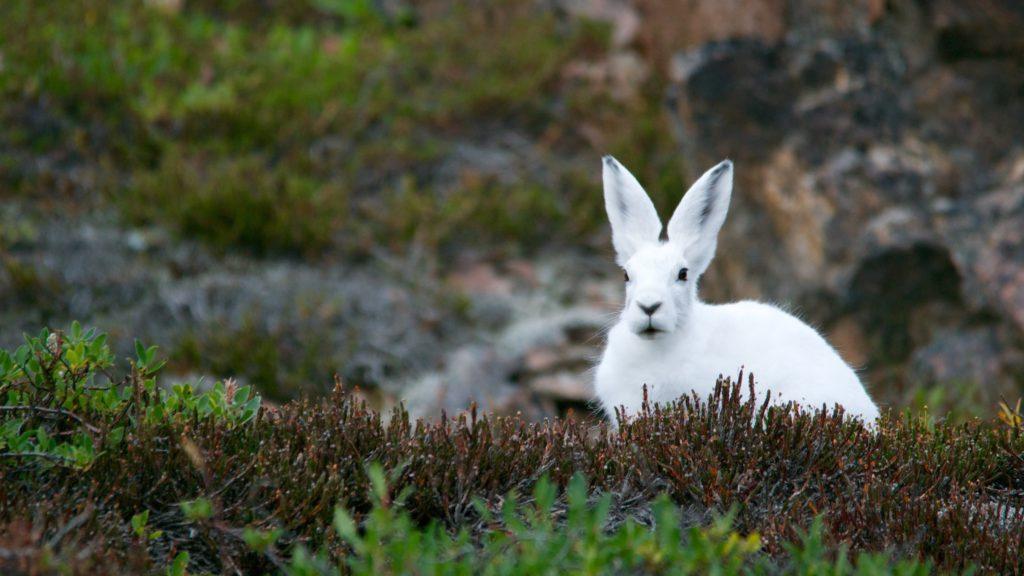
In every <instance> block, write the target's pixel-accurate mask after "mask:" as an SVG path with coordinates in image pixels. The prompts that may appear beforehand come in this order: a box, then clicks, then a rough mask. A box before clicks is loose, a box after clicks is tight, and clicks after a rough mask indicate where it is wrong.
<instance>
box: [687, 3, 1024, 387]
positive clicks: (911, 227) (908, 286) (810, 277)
mask: <svg viewBox="0 0 1024 576" xmlns="http://www.w3.org/2000/svg"><path fill="white" fill-rule="evenodd" d="M890 4H892V6H891V7H890V8H889V9H883V7H882V5H881V4H879V3H877V2H863V3H850V4H847V5H842V6H841V4H840V3H836V2H829V1H827V0H824V1H822V2H798V3H796V4H794V5H793V6H794V7H793V11H792V12H790V13H789V16H787V18H792V20H787V22H786V23H785V27H786V28H787V29H788V33H787V35H786V39H785V40H784V41H782V40H780V37H776V36H773V35H762V36H758V35H756V34H751V35H746V34H743V33H741V32H737V33H735V34H734V35H733V36H731V38H732V39H730V40H727V41H722V42H716V43H711V44H705V45H701V46H699V47H696V48H692V49H685V50H681V51H678V52H676V54H675V55H674V56H673V57H672V59H671V68H670V76H671V77H672V78H673V79H674V85H673V86H672V88H671V90H670V94H671V95H672V96H674V101H672V108H671V110H672V113H673V116H674V117H675V121H676V123H677V125H678V126H679V129H678V130H677V131H676V133H677V134H678V135H680V137H681V138H682V139H683V140H682V141H681V144H682V147H683V149H684V150H686V151H687V154H688V158H687V163H688V165H689V171H690V172H691V173H693V174H699V173H700V171H702V170H703V169H705V168H707V167H708V166H711V165H713V164H714V163H715V162H717V161H719V160H720V159H722V158H726V157H731V158H733V159H734V160H735V161H736V185H735V186H736V189H735V192H734V195H733V205H732V207H731V210H730V216H729V220H728V221H727V223H726V225H725V227H724V228H723V231H722V234H721V237H720V241H719V248H718V256H717V258H716V261H715V263H714V264H713V265H712V267H711V269H710V270H709V272H708V274H707V275H706V277H705V282H704V294H705V296H707V297H708V298H709V299H711V300H724V299H731V298H738V297H757V298H763V299H767V300H770V301H777V302H783V303H791V304H794V305H795V306H796V307H797V308H798V309H799V310H801V311H802V312H803V313H804V315H805V316H806V317H808V319H809V320H811V321H812V323H815V324H817V325H819V326H822V327H823V328H824V329H825V330H826V331H827V332H830V333H832V334H836V335H838V336H837V337H838V338H839V339H840V340H842V341H843V343H844V346H845V347H848V348H849V349H851V350H855V352H854V353H853V355H852V358H855V359H857V360H860V361H862V362H863V364H864V365H865V367H866V368H867V372H866V374H867V379H868V380H869V381H871V380H872V379H877V380H878V381H883V380H884V381H885V382H887V383H894V384H895V386H893V388H894V389H896V388H901V387H902V386H904V385H910V384H911V383H912V382H915V381H920V380H921V379H922V378H924V376H923V375H924V374H931V375H933V376H934V377H935V378H945V377H946V376H943V374H946V373H947V372H948V373H950V374H953V373H956V374H962V375H964V376H965V377H969V378H979V379H991V380H994V381H996V382H998V383H999V384H992V385H991V386H996V387H998V386H999V385H1003V384H1005V383H1006V382H1016V381H1019V380H1024V378H1022V377H1021V376H1020V374H1018V375H1016V376H1015V375H1014V374H1013V373H1012V372H1011V371H1009V370H1008V369H1007V368H1005V363H1004V364H999V363H998V362H994V363H993V362H987V361H982V360H978V362H982V363H983V365H982V364H978V365H974V364H970V365H963V364H962V363H959V362H960V360H958V359H957V356H958V355H960V354H961V353H963V351H965V350H974V351H976V353H978V354H981V352H980V350H981V349H983V348H984V349H986V350H989V355H990V356H992V357H998V358H1004V357H1006V356H1007V355H1010V356H1012V355H1014V354H1016V353H1017V352H1018V351H1019V350H1020V349H1021V347H1022V342H1024V337H1022V336H1024V248H1022V247H1024V183H1022V179H1024V157H1022V152H1021V149H1020V136H1019V135H1020V134H1022V133H1024V101H1022V100H1021V99H1020V98H1016V97H1011V96H1008V95H1009V94H1015V93H1016V91H1017V90H1018V88H1019V86H1021V85H1024V66H1022V65H1021V64H1020V62H1024V59H1016V58H1017V56H1016V55H1017V54H1018V53H1019V54H1024V51H1021V52H1018V51H1017V49H1016V48H1015V47H1014V46H1015V44H1014V42H1013V41H1011V40H1005V41H1004V40H999V42H1000V43H999V44H998V45H999V46H1001V47H1000V48H995V47H993V46H992V45H990V44H989V43H987V41H985V40H982V39H981V38H980V36H979V37H974V36H970V42H968V44H969V46H967V47H965V48H964V50H965V51H966V52H969V53H971V54H974V55H975V57H982V58H986V60H984V61H983V62H980V61H975V62H973V63H972V65H970V66H967V65H960V62H959V60H960V58H962V57H963V54H961V55H960V56H957V57H956V58H951V57H950V55H949V54H948V53H947V52H945V50H946V48H943V46H942V42H941V39H942V38H943V35H944V34H946V35H948V34H949V31H950V30H953V29H956V30H962V29H964V26H965V25H964V24H962V22H971V24H970V25H969V27H970V28H971V29H972V30H973V29H977V30H985V29H986V28H985V27H986V26H989V27H992V28H999V29H1000V30H1003V29H1005V28H1006V27H1010V28H1012V29H1013V30H1014V31H1015V34H1016V37H1017V38H1021V37H1024V17H1022V12H1021V9H1020V8H1019V4H1014V3H1012V2H1007V1H1002V0H989V1H987V2H986V5H987V6H988V7H989V8H988V9H987V10H983V11H975V10H965V9H958V8H956V6H958V5H957V4H955V3H945V2H939V3H934V4H931V5H927V6H924V7H921V6H918V5H911V4H909V3H906V2H897V3H895V4H893V3H890ZM817 6H827V7H828V9H827V10H825V11H824V12H822V13H821V14H819V15H817V16H815V18H817V19H818V20H817V23H814V22H799V23H798V22H797V21H796V20H797V17H798V16H799V15H800V14H809V11H813V10H814V9H815V7H817ZM724 9H725V8H724V7H723V10H724ZM975 13H977V14H975ZM843 20H850V22H848V23H847V24H843V23H842V21H843ZM996 20H998V22H996ZM830 22H831V23H830ZM837 22H838V24H837ZM979 23H981V24H979ZM883 29H884V30H885V32H883V31H882V30H883ZM829 30H830V32H828V34H825V33H823V32H822V31H829ZM837 31H839V32H840V33H837ZM929 34H934V35H936V36H937V37H939V38H940V42H939V43H938V44H930V43H928V42H922V41H921V40H920V39H921V38H928V37H932V38H934V37H936V36H929ZM1009 37H1010V36H1003V38H1009ZM972 43H973V44H972ZM1000 95H1007V96H1006V97H1003V96H1000ZM851 323H852V324H851ZM979 330H980V332H977V331H979ZM958 332H963V333H965V334H970V335H971V336H970V337H969V338H968V337H966V336H965V338H968V339H967V340H966V341H956V344H952V343H951V342H953V340H951V338H952V336H949V335H950V334H956V333H958ZM992 333H998V334H1006V335H1007V336H1001V337H1000V338H996V339H993V338H991V337H989V336H985V337H982V336H980V335H979V334H992ZM1009 335H1013V336H1009ZM924 365H927V366H930V368H928V369H927V370H924V369H920V368H913V367H914V366H918V367H920V366H924ZM996 365H998V366H1004V368H1000V369H998V370H995V369H992V370H989V371H986V370H988V368H986V367H991V366H996ZM942 367H945V368H942ZM983 368H984V369H983ZM894 374H895V375H896V376H895V381H893V380H892V378H893V375H894ZM929 377H932V376H929ZM978 382H979V385H984V386H989V384H982V382H983V380H978ZM887 385H888V384H887ZM883 393H884V391H883Z"/></svg>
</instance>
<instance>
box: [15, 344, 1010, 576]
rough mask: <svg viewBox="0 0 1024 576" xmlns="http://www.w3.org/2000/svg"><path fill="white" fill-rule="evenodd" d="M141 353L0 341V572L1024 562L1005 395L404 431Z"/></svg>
mask: <svg viewBox="0 0 1024 576" xmlns="http://www.w3.org/2000/svg"><path fill="white" fill-rule="evenodd" d="M134 356H135V357H134V358H132V359H130V360H129V361H128V362H127V364H126V366H119V365H118V363H116V362H115V359H114V358H113V355H112V354H111V353H110V350H109V347H108V345H107V342H106V339H105V338H104V337H103V335H101V334H98V333H96V332H94V331H89V330H84V329H82V328H81V327H80V326H78V325H74V326H72V327H71V329H70V330H68V331H67V332H66V333H64V332H48V331H44V332H42V333H41V334H40V335H38V336H37V337H31V338H28V339H27V342H26V344H25V345H24V346H22V347H20V348H18V349H17V350H15V351H4V352H3V354H0V374H2V375H3V379H2V381H0V383H2V384H0V385H2V389H0V392H2V393H3V398H4V399H5V401H4V402H5V403H4V405H3V406H2V408H3V410H0V429H2V430H3V438H4V442H5V444H4V449H3V451H2V457H0V477H2V480H3V486H4V490H3V491H0V504H2V505H0V547H2V548H6V549H18V550H22V551H24V552H23V553H19V554H21V555H20V556H18V557H17V559H15V560H11V562H16V564H5V562H8V560H5V559H3V558H0V572H4V573H7V572H29V573H31V572H32V571H39V570H41V568H40V567H43V566H58V567H61V569H65V568H66V571H67V572H69V573H76V572H75V570H76V569H77V567H78V566H81V567H84V568H82V569H81V570H91V571H92V572H93V573H110V574H116V573H153V572H154V571H157V572H162V571H165V570H168V571H170V573H184V572H186V571H189V572H192V573H204V572H210V573H218V572H229V571H241V572H243V573H275V572H276V573H291V574H334V573H369V572H370V571H374V572H378V573H422V572H423V571H424V570H426V571H429V572H430V573H459V574H468V573H473V572H478V571H479V572H484V573H488V574H519V573H523V574H526V573H562V572H571V573H635V572H640V573H687V572H689V573H700V574H705V573H718V574H736V573H747V574H776V573H793V574H924V573H929V572H930V571H931V566H934V567H935V568H936V569H941V570H956V571H960V570H964V569H967V568H969V567H971V566H977V567H978V569H979V570H980V571H981V572H985V573H989V572H996V573H1000V572H1001V573H1012V572H1014V571H1016V570H1019V568H1020V558H1021V557H1022V553H1024V550H1022V548H1021V545H1022V541H1021V540H1020V538H1019V535H1020V534H1021V533H1024V532H1022V531H1024V515H1021V513H1020V511H1019V510H1020V505H1021V502H1022V496H1024V459H1022V458H1021V454H1024V434H1021V428H1020V427H1019V426H1016V424H1015V422H1016V420H1014V419H1013V416H1012V415H1011V413H1013V412H1014V411H1015V410H1014V409H1013V408H1009V407H1007V409H1006V411H1007V413H1008V415H1007V416H1006V417H1005V418H1004V421H1003V422H982V421H980V420H971V421H967V422H964V423H959V424H952V423H949V422H946V421H930V420H927V419H923V418H920V417H917V416H915V415H912V414H909V413H908V414H903V415H900V414H893V415H888V416H886V417H884V418H883V419H882V420H881V421H880V422H879V423H878V425H877V427H876V428H873V429H866V428H864V427H863V426H862V425H861V424H860V423H858V422H856V421H851V420H848V419H846V418H844V416H843V414H842V413H841V412H839V411H836V412H833V413H814V414H810V413H803V412H799V411H797V410H795V409H793V408H792V407H789V408H787V407H771V408H769V407H767V406H766V405H760V406H759V405H756V404H754V403H753V402H751V401H744V400H742V399H741V395H740V389H739V385H738V384H734V383H731V382H729V381H723V382H721V383H720V384H719V386H718V387H717V389H716V392H715V394H714V395H712V396H711V397H709V398H707V399H699V398H687V397H684V398H681V399H680V400H679V402H678V403H676V404H674V405H670V406H654V407H646V408H645V409H644V411H643V413H642V414H641V415H639V416H638V417H637V418H634V419H630V420H628V421H622V422H620V423H619V425H618V427H617V428H616V429H615V430H612V429H609V428H608V427H606V426H600V427H597V429H594V428H593V426H592V425H591V424H589V423H584V422H578V421H575V420H573V419H567V420H554V421H549V422H545V423H543V424H535V423H527V422H524V421H522V420H520V419H518V418H497V417H478V416H477V415H476V414H475V412H470V413H468V414H463V415H460V416H459V417H458V418H455V419H447V420H444V421H441V422H423V421H419V422H412V421H410V420H409V418H408V416H407V414H406V413H404V412H403V411H402V410H401V409H398V410H396V411H394V412H393V413H391V414H390V415H389V416H388V417H387V418H385V417H384V416H382V415H381V414H379V413H376V412H373V411H371V410H368V409H367V408H366V407H365V405H363V404H362V403H360V402H357V401H355V400H354V399H353V398H352V397H350V396H348V395H347V394H346V393H345V392H344V391H342V390H337V391H336V392H335V393H334V394H333V395H332V396H330V397H329V398H323V399H320V400H316V401H312V400H306V401H299V402H292V403H289V404H286V405H284V406H282V407H281V408H280V409H277V410H274V411H264V410H260V409H259V405H258V403H257V402H254V395H253V394H252V392H251V391H250V390H247V389H243V388H239V387H237V386H235V385H234V384H232V383H230V382H225V383H224V384H223V385H221V386H215V387H214V388H213V389H211V390H210V391H208V392H205V393H196V392H195V391H194V390H192V389H191V387H190V386H187V385H181V386H178V387H173V388H172V389H171V390H166V389H165V388H163V387H160V386H157V383H156V378H157V375H156V372H157V371H158V370H159V369H160V368H161V367H162V363H163V360H162V359H161V358H160V357H159V356H158V355H157V352H156V350H155V349H154V348H151V347H146V346H144V345H142V344H137V345H136V349H135V354H134ZM119 370H123V371H126V372H127V374H126V375H125V376H124V377H123V378H120V379H116V380H115V378H114V377H113V374H114V373H115V372H117V371H119ZM115 382H116V384H115ZM26 432H30V433H29V434H26ZM75 450H81V451H82V452H81V453H82V454H85V455H84V456H80V455H79V453H78V452H75ZM369 462H376V463H379V465H368V464H367V463H369ZM582 475H585V476H586V477H588V478H590V479H591V483H590V484H589V485H588V484H587V483H586V482H584V481H583V480H582ZM57 535H59V538H58V537H57ZM918 560H920V562H918ZM72 567H75V568H72ZM422 567H426V568H425V569H424V568H422ZM81 570H80V571H78V572H77V573H90V572H89V571H84V572H83V571H81Z"/></svg>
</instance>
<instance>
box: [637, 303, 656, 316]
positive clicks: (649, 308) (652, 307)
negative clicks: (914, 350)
mask: <svg viewBox="0 0 1024 576" xmlns="http://www.w3.org/2000/svg"><path fill="white" fill-rule="evenodd" d="M636 305H637V306H639V307H640V309H641V310H643V311H644V314H647V315H648V316H654V313H655V312H657V311H658V308H661V302H655V303H654V304H641V303H639V302H637V303H636Z"/></svg>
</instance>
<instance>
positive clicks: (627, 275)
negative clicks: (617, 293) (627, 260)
mask: <svg viewBox="0 0 1024 576" xmlns="http://www.w3.org/2000/svg"><path fill="white" fill-rule="evenodd" d="M622 275H623V276H625V277H626V282H629V272H626V271H625V270H623V271H622Z"/></svg>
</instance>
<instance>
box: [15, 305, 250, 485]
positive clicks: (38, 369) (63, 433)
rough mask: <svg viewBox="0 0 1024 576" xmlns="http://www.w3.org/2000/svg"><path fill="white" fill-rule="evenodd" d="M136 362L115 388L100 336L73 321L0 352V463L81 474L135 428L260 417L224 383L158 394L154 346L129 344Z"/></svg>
mask: <svg viewBox="0 0 1024 576" xmlns="http://www.w3.org/2000/svg"><path fill="white" fill-rule="evenodd" d="M135 355H136V356H135V359H134V360H132V361H131V364H130V369H129V372H128V374H127V375H126V376H125V377H124V378H123V379H122V380H120V381H115V378H114V377H113V375H112V374H111V373H110V369H111V368H112V367H113V366H114V355H113V353H112V352H111V350H110V346H109V345H108V343H107V335H106V334H101V333H98V332H96V331H95V330H94V329H89V330H84V329H83V328H82V326H81V325H80V324H78V323H77V322H75V323H73V324H72V325H71V329H70V330H69V331H67V332H63V331H50V330H43V331H42V332H40V333H39V334H38V335H37V336H33V337H29V336H26V337H25V344H24V345H22V346H20V347H18V348H17V349H16V350H14V351H13V352H8V351H6V350H0V398H3V405H2V406H0V458H4V459H29V460H32V459H39V460H41V461H42V462H43V463H44V464H46V465H65V466H71V467H75V468H86V467H88V466H91V465H92V464H93V462H94V461H95V460H96V458H97V457H98V456H99V455H100V453H101V452H102V451H104V450H112V449H116V448H118V447H119V446H120V445H121V443H122V441H123V438H124V434H125V430H126V428H128V427H131V426H133V425H137V424H139V423H142V422H147V423H159V422H166V421H173V420H182V419H189V418H193V417H198V418H201V419H208V418H216V419H219V420H222V421H224V422H226V423H229V424H230V425H231V426H241V425H244V424H245V423H247V422H249V421H251V420H252V419H253V418H254V417H255V416H256V414H257V413H258V411H259V407H260V402H261V399H260V396H259V395H257V394H254V393H253V391H252V389H251V388H250V387H249V386H242V387H238V386H236V385H234V384H233V383H232V382H230V381H228V382H227V383H222V382H218V383H217V384H215V385H214V386H213V388H212V389H210V390H208V391H205V392H201V393H197V392H196V391H195V390H194V389H193V388H192V386H191V385H189V384H176V385H174V386H173V387H172V388H171V389H170V390H166V389H163V388H160V387H158V386H157V380H156V375H157V373H158V372H159V371H160V370H161V369H162V368H163V366H164V363H165V361H164V360H162V359H160V358H158V357H157V349H156V347H155V346H151V347H146V346H144V345H143V344H142V343H140V342H138V341H136V342H135Z"/></svg>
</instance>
